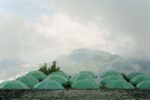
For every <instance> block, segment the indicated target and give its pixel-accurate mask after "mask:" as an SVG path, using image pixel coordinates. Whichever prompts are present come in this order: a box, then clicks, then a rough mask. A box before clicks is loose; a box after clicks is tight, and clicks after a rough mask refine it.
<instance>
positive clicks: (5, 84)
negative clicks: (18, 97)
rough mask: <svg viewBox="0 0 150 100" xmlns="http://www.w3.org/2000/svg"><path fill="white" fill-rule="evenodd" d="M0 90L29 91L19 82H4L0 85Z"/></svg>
mask: <svg viewBox="0 0 150 100" xmlns="http://www.w3.org/2000/svg"><path fill="white" fill-rule="evenodd" d="M0 89H29V87H28V86H27V85H25V84H23V83H22V82H20V81H15V80H13V81H6V82H3V83H1V84H0Z"/></svg>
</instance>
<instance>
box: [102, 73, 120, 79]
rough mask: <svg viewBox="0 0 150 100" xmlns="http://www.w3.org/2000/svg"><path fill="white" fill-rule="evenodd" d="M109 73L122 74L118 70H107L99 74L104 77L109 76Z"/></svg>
mask: <svg viewBox="0 0 150 100" xmlns="http://www.w3.org/2000/svg"><path fill="white" fill-rule="evenodd" d="M111 75H118V76H119V75H120V76H122V75H121V73H119V72H116V71H107V72H104V73H103V74H101V75H100V76H101V77H103V78H104V77H106V76H111Z"/></svg>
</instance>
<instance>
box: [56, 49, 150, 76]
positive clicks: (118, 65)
mask: <svg viewBox="0 0 150 100" xmlns="http://www.w3.org/2000/svg"><path fill="white" fill-rule="evenodd" d="M56 61H57V62H58V63H59V65H60V66H61V67H62V69H63V70H64V71H66V72H69V73H74V72H79V71H81V70H91V71H94V72H98V73H100V72H104V71H105V70H117V71H120V72H124V73H129V72H132V71H141V72H145V73H147V72H146V70H141V69H142V66H141V63H139V62H138V61H134V60H131V59H126V58H123V57H121V56H119V55H113V54H110V53H108V52H104V51H101V50H88V49H86V48H82V49H77V50H75V51H73V52H72V53H71V54H70V55H66V56H60V57H59V58H58V59H56ZM149 65H150V63H149Z"/></svg>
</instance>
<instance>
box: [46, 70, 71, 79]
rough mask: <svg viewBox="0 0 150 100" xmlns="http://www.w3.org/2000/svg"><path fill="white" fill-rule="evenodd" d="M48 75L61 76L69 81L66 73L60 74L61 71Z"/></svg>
mask: <svg viewBox="0 0 150 100" xmlns="http://www.w3.org/2000/svg"><path fill="white" fill-rule="evenodd" d="M49 75H62V76H63V77H65V78H66V79H69V78H70V77H69V75H67V74H66V73H64V72H62V71H57V72H52V73H50V74H49Z"/></svg>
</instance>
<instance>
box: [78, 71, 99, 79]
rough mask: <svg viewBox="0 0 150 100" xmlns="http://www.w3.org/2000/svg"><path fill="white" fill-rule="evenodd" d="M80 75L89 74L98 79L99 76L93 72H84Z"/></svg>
mask: <svg viewBox="0 0 150 100" xmlns="http://www.w3.org/2000/svg"><path fill="white" fill-rule="evenodd" d="M80 73H87V74H89V75H91V76H92V77H93V78H96V77H97V75H96V74H95V73H93V72H91V71H82V72H80Z"/></svg>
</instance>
